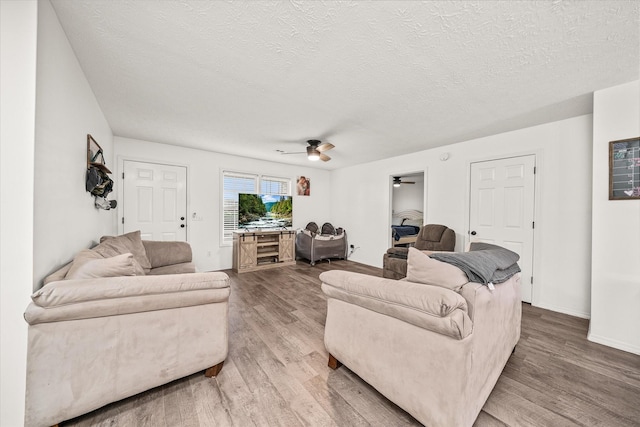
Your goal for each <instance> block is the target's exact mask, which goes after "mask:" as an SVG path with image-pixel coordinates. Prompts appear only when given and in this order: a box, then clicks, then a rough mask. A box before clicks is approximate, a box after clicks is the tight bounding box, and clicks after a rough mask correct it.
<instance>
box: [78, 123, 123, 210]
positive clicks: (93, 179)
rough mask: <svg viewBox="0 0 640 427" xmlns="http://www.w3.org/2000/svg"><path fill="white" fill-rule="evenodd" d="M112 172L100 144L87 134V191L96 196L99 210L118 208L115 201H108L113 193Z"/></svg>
mask: <svg viewBox="0 0 640 427" xmlns="http://www.w3.org/2000/svg"><path fill="white" fill-rule="evenodd" d="M110 173H111V171H110V170H109V168H108V167H107V166H106V165H105V164H104V153H103V151H102V147H100V144H98V142H97V141H96V140H95V139H93V137H92V136H91V135H90V134H87V176H86V178H85V189H86V190H87V191H88V192H89V193H91V194H92V195H93V196H95V206H96V208H99V209H104V210H109V209H114V208H115V207H116V206H117V202H116V201H115V200H107V196H108V195H109V193H110V192H111V191H113V180H112V179H111V178H110V177H109V175H108V174H110Z"/></svg>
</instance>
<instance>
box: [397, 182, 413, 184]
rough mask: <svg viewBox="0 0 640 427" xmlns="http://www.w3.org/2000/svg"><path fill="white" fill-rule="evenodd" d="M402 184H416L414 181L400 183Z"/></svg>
mask: <svg viewBox="0 0 640 427" xmlns="http://www.w3.org/2000/svg"><path fill="white" fill-rule="evenodd" d="M400 184H415V182H414V181H400Z"/></svg>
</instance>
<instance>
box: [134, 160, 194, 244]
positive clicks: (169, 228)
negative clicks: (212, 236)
mask: <svg viewBox="0 0 640 427" xmlns="http://www.w3.org/2000/svg"><path fill="white" fill-rule="evenodd" d="M123 182H124V185H123V187H124V191H123V194H124V196H123V203H122V205H123V210H122V212H123V217H122V221H123V222H122V223H123V225H124V226H123V229H124V232H125V233H128V232H130V231H136V230H140V234H141V235H142V238H143V239H145V240H164V241H169V240H172V241H173V240H182V241H186V240H187V221H186V218H187V169H186V168H185V167H183V166H171V165H163V164H158V163H145V162H134V161H129V160H125V161H124V181H123Z"/></svg>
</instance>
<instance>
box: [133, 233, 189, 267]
mask: <svg viewBox="0 0 640 427" xmlns="http://www.w3.org/2000/svg"><path fill="white" fill-rule="evenodd" d="M142 244H143V245H144V248H145V249H146V254H147V258H148V259H149V262H150V263H151V268H152V269H155V268H158V267H164V266H165V265H173V264H182V263H185V262H191V259H192V253H191V245H189V243H187V242H163V241H156V240H143V241H142ZM147 273H149V272H148V271H147ZM192 273H193V272H192Z"/></svg>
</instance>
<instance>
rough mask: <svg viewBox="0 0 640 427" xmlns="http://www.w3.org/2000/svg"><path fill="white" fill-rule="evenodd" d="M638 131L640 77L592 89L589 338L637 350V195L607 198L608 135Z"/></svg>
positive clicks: (639, 212)
mask: <svg viewBox="0 0 640 427" xmlns="http://www.w3.org/2000/svg"><path fill="white" fill-rule="evenodd" d="M639 136H640V82H639V81H635V82H631V83H627V84H624V85H620V86H615V87H612V88H609V89H605V90H600V91H597V92H595V93H594V97H593V222H592V227H593V228H592V236H593V251H592V261H591V262H592V270H591V322H590V324H589V339H590V340H591V341H595V342H598V343H601V344H605V345H608V346H611V347H616V348H619V349H622V350H626V351H629V352H632V353H636V354H640V200H609V141H614V140H619V139H628V138H635V137H639Z"/></svg>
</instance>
